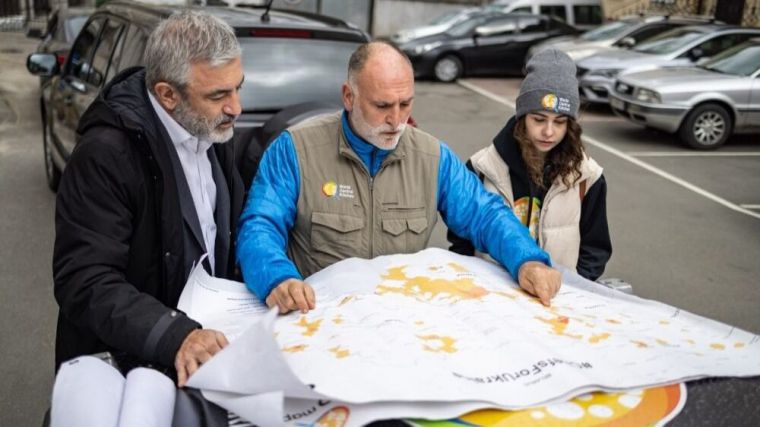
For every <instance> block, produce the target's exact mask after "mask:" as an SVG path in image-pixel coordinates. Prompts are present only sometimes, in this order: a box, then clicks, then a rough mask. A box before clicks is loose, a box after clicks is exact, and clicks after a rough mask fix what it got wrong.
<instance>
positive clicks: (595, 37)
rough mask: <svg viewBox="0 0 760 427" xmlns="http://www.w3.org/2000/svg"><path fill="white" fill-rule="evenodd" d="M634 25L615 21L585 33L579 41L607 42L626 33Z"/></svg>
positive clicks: (629, 22) (628, 22)
mask: <svg viewBox="0 0 760 427" xmlns="http://www.w3.org/2000/svg"><path fill="white" fill-rule="evenodd" d="M634 25H636V24H635V23H634V22H631V21H615V22H610V23H609V24H604V25H602V26H601V27H599V28H595V29H593V30H591V31H587V32H585V33H583V34H582V35H581V39H583V40H588V41H599V40H609V39H614V38H616V37H620V36H622V35H624V34H625V33H626V31H628V29H629V28H631V27H633V26H634Z"/></svg>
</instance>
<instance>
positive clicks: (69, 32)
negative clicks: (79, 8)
mask: <svg viewBox="0 0 760 427" xmlns="http://www.w3.org/2000/svg"><path fill="white" fill-rule="evenodd" d="M85 22H87V16H70V17H69V19H67V20H66V24H65V25H64V32H65V34H64V40H66V41H71V40H74V39H75V38H76V37H77V34H79V32H80V31H81V30H82V27H83V26H84V23H85Z"/></svg>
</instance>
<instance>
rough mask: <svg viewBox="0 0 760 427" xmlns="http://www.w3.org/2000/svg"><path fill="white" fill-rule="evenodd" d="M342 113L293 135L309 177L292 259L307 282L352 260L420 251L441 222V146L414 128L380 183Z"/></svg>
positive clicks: (302, 127) (293, 232) (382, 167)
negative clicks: (355, 146) (353, 145)
mask: <svg viewBox="0 0 760 427" xmlns="http://www.w3.org/2000/svg"><path fill="white" fill-rule="evenodd" d="M341 114H342V113H337V114H329V115H325V116H320V117H315V118H314V119H312V120H309V121H306V122H304V123H301V124H298V125H296V126H294V127H292V128H290V129H288V131H289V132H290V134H291V136H292V138H293V144H294V147H295V151H296V155H297V156H298V166H299V168H300V175H301V182H300V192H299V196H298V204H297V213H296V221H295V224H294V226H293V228H292V230H291V231H290V236H289V240H288V256H289V257H290V259H291V260H293V262H294V263H295V264H296V267H297V268H298V270H299V271H300V272H301V274H302V275H303V276H304V277H307V276H309V275H311V274H314V273H316V272H317V271H319V270H321V269H323V268H325V267H328V266H330V265H332V264H334V263H336V262H338V261H340V260H343V259H346V258H350V257H360V258H374V257H376V256H379V255H388V254H398V253H413V252H417V251H420V250H422V249H424V248H425V247H426V246H427V243H428V240H429V239H430V234H431V233H432V231H433V226H434V225H435V223H436V221H437V220H438V209H437V199H438V197H437V196H438V194H437V193H438V164H439V161H440V153H441V148H440V143H439V141H438V140H437V139H436V138H434V137H433V136H431V135H428V134H427V133H425V132H422V131H420V130H417V129H415V128H413V127H407V129H406V131H405V132H404V133H403V135H402V136H401V139H400V141H399V143H398V146H397V147H396V149H395V150H394V151H393V152H392V153H391V154H389V155H388V156H387V157H386V158H385V159H384V160H383V163H382V164H381V165H380V169H379V171H378V172H377V174H376V175H375V177H374V178H372V177H370V175H369V172H368V171H367V168H366V167H365V166H364V164H363V163H362V161H361V159H360V158H359V156H358V155H357V154H356V153H355V152H354V151H353V150H352V149H351V146H350V145H349V144H348V141H347V140H346V137H345V135H344V134H343V129H342V122H341Z"/></svg>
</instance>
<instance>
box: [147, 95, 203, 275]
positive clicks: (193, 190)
mask: <svg viewBox="0 0 760 427" xmlns="http://www.w3.org/2000/svg"><path fill="white" fill-rule="evenodd" d="M148 97H149V98H150V103H151V104H152V105H153V109H154V110H156V114H158V118H159V119H160V120H161V123H163V125H164V128H166V132H167V133H168V134H169V138H171V140H172V145H174V148H175V149H176V150H177V155H178V156H179V161H180V163H181V164H182V170H183V171H184V172H185V180H186V181H187V186H188V188H190V194H191V195H192V196H193V204H194V205H195V212H196V214H197V216H198V222H200V225H201V232H202V233H203V242H204V243H205V244H206V252H207V253H208V262H209V264H210V265H211V273H212V274H213V273H214V265H215V264H214V253H215V252H214V250H215V245H216V221H215V220H214V209H215V208H216V183H215V182H214V175H213V173H212V172H211V161H209V159H208V154H207V151H208V149H209V148H211V144H212V142H211V141H207V140H205V139H198V138H196V137H195V136H193V135H191V134H190V132H188V131H187V129H185V128H183V127H182V125H180V124H179V123H177V121H176V120H174V118H173V117H172V116H171V115H170V114H169V113H168V112H167V111H166V110H164V108H163V107H162V106H161V104H159V102H158V100H157V99H156V98H155V97H154V96H153V94H152V93H150V91H148Z"/></svg>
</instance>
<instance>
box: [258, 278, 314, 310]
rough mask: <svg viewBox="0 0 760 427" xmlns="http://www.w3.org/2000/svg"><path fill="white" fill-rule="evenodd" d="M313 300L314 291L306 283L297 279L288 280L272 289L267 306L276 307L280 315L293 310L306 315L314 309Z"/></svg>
mask: <svg viewBox="0 0 760 427" xmlns="http://www.w3.org/2000/svg"><path fill="white" fill-rule="evenodd" d="M315 300H316V299H315V298H314V289H312V288H311V286H309V284H308V283H306V282H304V281H301V280H298V279H288V280H285V281H284V282H282V283H280V284H279V285H277V287H276V288H274V289H272V292H270V293H269V296H268V297H267V305H268V306H269V307H274V306H277V308H279V309H280V314H286V313H290V312H291V311H293V310H301V313H307V312H308V311H309V310H313V309H314V307H315V305H316V303H315Z"/></svg>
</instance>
